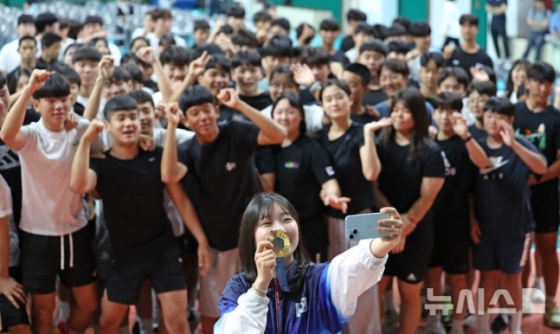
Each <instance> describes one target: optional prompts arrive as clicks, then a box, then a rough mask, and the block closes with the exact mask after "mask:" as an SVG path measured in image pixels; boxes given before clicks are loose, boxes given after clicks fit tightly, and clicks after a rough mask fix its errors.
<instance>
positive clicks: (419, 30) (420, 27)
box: [409, 22, 432, 37]
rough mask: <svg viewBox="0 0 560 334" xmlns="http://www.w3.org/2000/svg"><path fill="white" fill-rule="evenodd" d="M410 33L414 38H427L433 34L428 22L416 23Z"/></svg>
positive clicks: (411, 27)
mask: <svg viewBox="0 0 560 334" xmlns="http://www.w3.org/2000/svg"><path fill="white" fill-rule="evenodd" d="M409 32H410V35H412V36H413V37H426V36H430V35H431V34H432V28H431V27H430V25H429V24H428V23H427V22H414V23H413V24H412V25H411V26H410V30H409Z"/></svg>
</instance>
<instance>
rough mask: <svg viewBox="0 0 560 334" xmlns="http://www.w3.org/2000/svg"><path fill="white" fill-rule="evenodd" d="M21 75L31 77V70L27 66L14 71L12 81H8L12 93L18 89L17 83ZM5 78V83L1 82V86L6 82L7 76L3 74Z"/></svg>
mask: <svg viewBox="0 0 560 334" xmlns="http://www.w3.org/2000/svg"><path fill="white" fill-rule="evenodd" d="M21 77H28V78H31V71H30V70H28V69H26V68H19V69H18V70H17V71H15V72H14V74H12V77H11V78H10V82H8V91H9V92H10V93H12V94H13V93H15V92H16V91H17V85H18V81H19V78H21ZM3 78H4V83H3V84H2V83H1V82H0V87H2V88H3V87H4V85H5V84H6V77H5V76H3Z"/></svg>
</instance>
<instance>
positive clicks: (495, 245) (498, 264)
mask: <svg viewBox="0 0 560 334" xmlns="http://www.w3.org/2000/svg"><path fill="white" fill-rule="evenodd" d="M530 251H531V235H530V233H527V235H525V236H524V237H520V238H517V239H515V240H499V239H493V238H492V237H491V236H488V235H485V234H484V233H482V235H481V236H480V243H479V244H478V245H475V246H474V247H473V268H474V269H477V270H480V271H494V270H500V271H501V272H504V273H506V274H518V273H520V272H522V271H523V268H524V267H525V263H526V262H527V258H528V255H529V252H530Z"/></svg>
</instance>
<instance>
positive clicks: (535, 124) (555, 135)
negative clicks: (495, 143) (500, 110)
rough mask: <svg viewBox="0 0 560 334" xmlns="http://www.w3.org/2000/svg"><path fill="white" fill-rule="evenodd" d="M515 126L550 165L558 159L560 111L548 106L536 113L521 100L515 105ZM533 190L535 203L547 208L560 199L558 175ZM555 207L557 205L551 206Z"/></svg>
mask: <svg viewBox="0 0 560 334" xmlns="http://www.w3.org/2000/svg"><path fill="white" fill-rule="evenodd" d="M513 127H514V129H515V132H516V134H517V135H520V136H523V137H525V139H527V140H528V141H529V142H531V143H532V144H533V145H534V146H535V147H536V148H537V149H538V150H539V151H540V152H541V154H542V155H544V156H545V158H546V160H547V162H548V165H549V166H550V165H552V164H553V163H554V162H555V161H556V160H557V158H556V154H557V152H558V151H559V150H560V111H558V110H556V109H555V108H554V107H553V106H548V107H546V109H544V110H543V111H541V112H537V113H535V112H532V111H531V110H529V108H528V107H527V103H525V102H519V103H517V104H516V105H515V118H514V121H513ZM531 190H532V193H533V203H538V204H542V205H543V206H544V207H545V208H546V206H547V203H550V202H554V203H558V201H559V198H558V197H559V196H558V178H557V177H555V178H553V179H552V180H549V181H547V182H544V183H541V184H537V185H535V186H533V187H531ZM534 199H538V201H535V200H534ZM554 207H556V205H555V206H551V207H550V208H554Z"/></svg>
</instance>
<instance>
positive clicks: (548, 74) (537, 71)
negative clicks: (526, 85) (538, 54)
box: [527, 61, 556, 83]
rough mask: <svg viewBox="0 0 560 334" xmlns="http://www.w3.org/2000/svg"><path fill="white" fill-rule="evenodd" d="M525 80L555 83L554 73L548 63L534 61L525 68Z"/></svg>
mask: <svg viewBox="0 0 560 334" xmlns="http://www.w3.org/2000/svg"><path fill="white" fill-rule="evenodd" d="M527 79H528V80H535V81H539V82H543V81H546V82H550V83H554V81H556V71H555V70H554V67H552V65H550V64H549V63H547V62H544V61H536V62H534V63H533V64H531V65H530V66H529V67H528V68H527Z"/></svg>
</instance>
